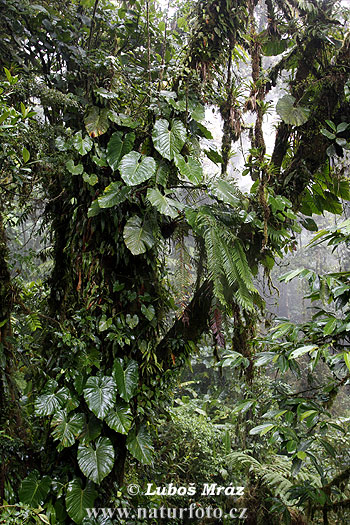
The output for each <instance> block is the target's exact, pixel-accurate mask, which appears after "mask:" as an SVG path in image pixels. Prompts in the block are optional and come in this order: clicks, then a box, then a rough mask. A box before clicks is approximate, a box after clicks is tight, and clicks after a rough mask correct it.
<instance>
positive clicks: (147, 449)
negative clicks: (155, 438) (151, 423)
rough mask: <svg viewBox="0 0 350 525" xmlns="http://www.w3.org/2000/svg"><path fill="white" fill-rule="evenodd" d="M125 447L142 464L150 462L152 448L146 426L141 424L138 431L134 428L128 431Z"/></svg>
mask: <svg viewBox="0 0 350 525" xmlns="http://www.w3.org/2000/svg"><path fill="white" fill-rule="evenodd" d="M126 447H127V449H128V450H129V452H130V453H131V454H132V455H133V456H134V458H136V459H137V460H138V461H140V462H141V463H142V464H144V465H150V464H151V463H152V458H153V453H154V449H153V446H152V439H151V436H150V435H149V433H148V432H147V430H146V428H145V427H144V426H142V427H141V428H140V430H139V432H138V433H136V430H133V431H132V432H130V434H129V435H128V437H127V440H126Z"/></svg>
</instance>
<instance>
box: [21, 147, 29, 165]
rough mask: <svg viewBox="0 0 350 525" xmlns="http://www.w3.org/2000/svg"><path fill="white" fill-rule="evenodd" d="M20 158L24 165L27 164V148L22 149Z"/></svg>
mask: <svg viewBox="0 0 350 525" xmlns="http://www.w3.org/2000/svg"><path fill="white" fill-rule="evenodd" d="M22 157H23V161H24V163H25V164H26V163H27V162H28V160H29V159H30V153H29V151H28V150H27V148H23V149H22Z"/></svg>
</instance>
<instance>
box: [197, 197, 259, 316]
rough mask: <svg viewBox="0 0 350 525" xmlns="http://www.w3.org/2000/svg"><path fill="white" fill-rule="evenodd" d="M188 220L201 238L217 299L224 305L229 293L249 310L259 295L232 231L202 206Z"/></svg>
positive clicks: (241, 247)
mask: <svg viewBox="0 0 350 525" xmlns="http://www.w3.org/2000/svg"><path fill="white" fill-rule="evenodd" d="M189 219H190V222H191V223H192V226H194V228H195V229H197V231H199V232H200V234H201V235H202V236H203V238H204V243H205V248H206V255H207V267H208V272H209V276H210V278H211V279H212V281H213V284H214V293H215V295H216V296H217V298H218V299H219V300H220V301H221V302H222V304H224V305H228V303H229V302H230V300H232V295H233V296H234V299H235V300H236V301H237V302H238V303H239V305H240V306H241V307H242V308H244V309H245V310H247V311H252V310H253V309H254V304H256V300H257V299H258V297H259V294H258V291H257V289H256V288H255V286H254V284H253V280H252V273H251V271H250V268H249V265H248V262H247V258H246V254H245V251H244V248H243V245H242V242H241V241H240V240H239V239H238V238H237V236H236V235H235V232H234V230H233V229H232V228H230V227H228V225H227V223H225V222H223V221H221V220H220V216H219V215H214V212H213V211H212V209H209V208H208V207H206V206H202V207H201V208H200V209H198V210H196V211H195V212H192V213H191V216H190V217H189ZM230 296H231V297H230Z"/></svg>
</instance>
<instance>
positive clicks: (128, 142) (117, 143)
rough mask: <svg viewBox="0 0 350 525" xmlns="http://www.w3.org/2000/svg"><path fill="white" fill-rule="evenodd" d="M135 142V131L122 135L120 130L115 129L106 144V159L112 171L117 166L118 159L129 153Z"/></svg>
mask: <svg viewBox="0 0 350 525" xmlns="http://www.w3.org/2000/svg"><path fill="white" fill-rule="evenodd" d="M134 142H135V133H133V132H132V133H127V134H126V135H125V136H124V137H123V133H122V132H121V131H116V132H115V133H113V135H112V136H111V138H110V141H109V142H108V146H107V161H108V164H109V165H110V167H111V168H112V170H113V171H115V170H116V169H117V168H118V165H119V162H120V159H121V158H122V157H123V156H124V155H126V154H127V153H130V151H131V150H132V148H133V145H134Z"/></svg>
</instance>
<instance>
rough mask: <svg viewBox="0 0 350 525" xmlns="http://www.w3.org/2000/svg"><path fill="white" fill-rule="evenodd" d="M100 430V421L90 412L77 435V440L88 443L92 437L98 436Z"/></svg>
mask: <svg viewBox="0 0 350 525" xmlns="http://www.w3.org/2000/svg"><path fill="white" fill-rule="evenodd" d="M101 430H102V422H101V421H100V420H99V419H97V417H95V416H94V414H91V416H90V418H89V421H86V420H85V425H84V429H83V431H82V433H81V435H80V436H79V440H80V442H81V443H83V444H87V443H89V441H93V440H94V439H96V438H98V436H99V435H100V434H101Z"/></svg>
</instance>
